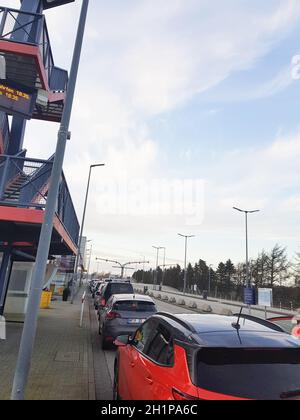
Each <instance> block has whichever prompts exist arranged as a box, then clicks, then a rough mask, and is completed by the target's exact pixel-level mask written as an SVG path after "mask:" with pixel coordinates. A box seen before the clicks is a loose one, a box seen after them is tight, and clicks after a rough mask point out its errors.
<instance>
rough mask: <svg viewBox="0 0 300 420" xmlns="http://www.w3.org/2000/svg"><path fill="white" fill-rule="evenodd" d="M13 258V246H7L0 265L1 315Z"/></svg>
mask: <svg viewBox="0 0 300 420" xmlns="http://www.w3.org/2000/svg"><path fill="white" fill-rule="evenodd" d="M11 266H12V258H11V247H7V248H6V249H5V251H4V252H3V258H2V262H1V266H0V316H1V315H3V312H4V305H5V299H6V294H7V289H8V283H9V278H10V273H11Z"/></svg>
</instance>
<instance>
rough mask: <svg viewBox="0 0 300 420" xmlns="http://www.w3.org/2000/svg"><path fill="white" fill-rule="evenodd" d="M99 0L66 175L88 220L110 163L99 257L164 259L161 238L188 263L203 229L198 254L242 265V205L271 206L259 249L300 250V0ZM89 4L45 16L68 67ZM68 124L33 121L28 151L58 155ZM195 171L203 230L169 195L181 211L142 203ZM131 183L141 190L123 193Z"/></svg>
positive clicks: (95, 222) (255, 240)
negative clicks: (298, 60)
mask: <svg viewBox="0 0 300 420" xmlns="http://www.w3.org/2000/svg"><path fill="white" fill-rule="evenodd" d="M2 3H3V4H4V5H17V4H18V1H6V2H5V1H2ZM90 3H91V5H90V13H89V18H88V25H87V31H86V37H85V47H84V52H83V57H82V63H81V69H80V77H79V80H78V87H77V96H76V101H75V104H74V113H73V118H72V126H71V129H72V132H73V137H72V141H71V142H70V143H69V144H68V149H67V154H66V160H65V172H66V174H67V176H68V179H69V183H70V189H71V191H72V193H73V196H74V201H75V204H76V207H77V208H78V214H79V216H81V211H82V205H83V191H84V188H85V183H86V177H87V172H88V167H89V165H90V164H91V163H94V162H98V161H100V162H105V163H106V164H107V167H106V168H105V169H103V170H102V169H101V170H100V172H97V173H95V174H94V180H93V183H92V194H91V200H90V207H89V211H88V219H87V224H86V233H87V235H88V236H89V237H90V238H91V239H93V243H94V250H95V256H96V255H97V256H99V257H100V256H103V257H116V258H119V259H121V260H122V261H125V260H132V259H140V258H141V256H142V257H143V256H145V257H146V258H147V259H149V260H151V264H152V265H153V264H154V261H155V253H154V251H153V250H152V248H151V247H152V245H160V246H165V247H166V248H167V256H168V261H169V262H170V263H171V262H177V261H179V262H180V261H182V260H183V243H182V241H181V240H180V238H177V236H176V235H177V233H178V232H179V231H182V233H185V232H186V233H188V234H189V233H193V234H196V235H197V237H196V238H195V239H193V241H192V242H191V243H190V249H189V257H190V260H191V261H193V262H194V261H195V260H196V259H198V258H202V259H204V260H206V261H207V262H208V263H212V264H216V263H217V262H219V261H221V260H226V259H228V258H231V259H232V260H233V261H234V262H239V261H242V260H243V258H244V225H243V219H242V218H241V216H240V215H239V214H237V213H234V212H233V210H232V207H233V206H234V205H237V206H242V207H250V208H252V207H255V208H256V207H258V208H260V209H261V213H260V214H258V215H255V216H253V217H251V220H250V239H251V242H250V251H251V256H252V257H256V256H257V254H258V252H259V251H261V250H262V249H263V248H265V249H267V250H268V249H270V248H271V247H272V246H273V245H275V243H277V242H278V243H280V244H282V245H284V246H286V247H287V248H288V252H289V254H290V256H291V257H292V256H293V255H294V254H295V252H296V251H298V250H299V245H300V228H299V218H300V192H299V185H300V171H299V158H300V123H299V105H300V99H299V98H300V80H294V79H293V78H292V67H291V62H292V59H293V57H294V56H295V55H297V54H300V29H299V28H300V25H299V23H300V3H299V0H265V1H263V2H262V1H258V0H227V1H226V2H224V0H164V2H160V1H158V0H126V2H124V1H123V0H111V1H109V2H107V1H103V0H94V1H93V0H92V1H91V2H90ZM79 9H80V2H79V1H76V2H75V3H74V4H71V5H67V6H63V7H61V8H57V9H55V10H51V11H48V12H47V13H46V15H47V21H48V25H49V31H50V34H51V36H52V46H53V50H54V57H55V59H56V64H57V65H58V66H60V67H66V68H68V67H69V64H70V59H71V53H72V46H73V43H74V36H75V29H76V22H77V19H78V15H79ZM57 129H58V126H57V125H55V124H54V125H53V124H42V123H39V122H31V123H30V124H29V125H28V132H27V137H26V145H27V147H28V150H29V152H30V153H29V154H31V155H32V156H40V157H48V156H50V155H51V154H52V153H53V151H54V147H55V140H56V133H57ZM186 179H188V180H194V182H195V183H196V182H198V181H199V182H200V181H201V182H202V186H203V188H202V190H201V194H200V195H201V199H199V200H200V201H201V203H199V205H200V208H201V211H200V212H201V216H200V218H198V221H197V223H196V224H195V225H193V224H191V222H190V221H189V218H188V217H187V215H184V214H182V215H178V214H175V215H174V214H173V213H174V211H173V210H174V208H173V207H174V197H173V199H172V197H171V198H170V197H168V193H167V192H166V193H164V196H163V201H165V205H166V207H168V205H169V208H171V210H170V214H154V215H153V214H151V211H150V210H149V212H148V214H147V211H145V209H144V212H143V214H137V213H138V212H137V213H135V212H134V211H133V208H134V204H133V201H134V199H140V200H142V199H145V197H146V195H147V197H148V200H149V203H150V204H151V203H152V202H155V201H156V200H158V199H157V197H155V188H152V190H153V191H152V190H151V188H150V186H151V185H152V183H153V182H154V180H160V181H161V184H162V183H163V182H165V183H166V185H172V182H174V181H176V180H181V181H182V182H184V180H186ZM125 180H127V184H129V185H131V186H132V183H134V182H136V183H140V184H142V185H144V188H143V192H141V191H140V192H138V193H137V192H135V193H134V194H133V195H132V194H127V193H126V192H125V193H124V192H121V193H120V188H121V187H120V185H122V182H123V183H124V182H125ZM197 180H198V181H197ZM199 185H200V184H199ZM108 186H110V190H109V189H108ZM113 186H114V188H113ZM118 186H119V189H118ZM148 188H149V191H148ZM146 190H147V191H146ZM145 191H146V192H147V194H146V193H145ZM151 191H152V192H151ZM145 194H146V195H145ZM116 195H118V197H116ZM120 197H121V200H123V201H121V204H120ZM118 200H119V204H118V210H117V211H116V208H113V210H111V209H110V208H109V207H110V206H109V204H111V203H115V202H116V201H118ZM168 200H169V203H168ZM170 200H171V201H170ZM172 200H173V201H172ZM177 200H179V201H180V197H179V198H177ZM122 203H123V204H124V207H123V208H122ZM150 204H149V206H150ZM120 206H121V210H120ZM94 267H95V263H94ZM102 268H103V269H107V268H109V267H108V266H105V265H103V266H102Z"/></svg>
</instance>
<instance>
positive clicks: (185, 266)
mask: <svg viewBox="0 0 300 420" xmlns="http://www.w3.org/2000/svg"><path fill="white" fill-rule="evenodd" d="M178 236H181V237H182V238H184V239H185V254H184V255H185V256H184V288H183V294H185V293H186V283H187V241H188V239H190V238H195V235H182V234H181V233H178Z"/></svg>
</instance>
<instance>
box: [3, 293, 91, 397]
mask: <svg viewBox="0 0 300 420" xmlns="http://www.w3.org/2000/svg"><path fill="white" fill-rule="evenodd" d="M82 293H83V292H80V293H79V294H78V296H77V298H76V299H75V302H74V305H71V304H70V302H62V301H57V302H52V303H51V309H48V310H41V311H40V316H39V322H38V331H37V337H36V342H35V348H34V355H33V360H32V365H31V371H30V378H29V384H28V387H27V393H26V399H28V400H93V399H95V376H94V361H93V350H92V337H91V319H90V311H89V302H86V306H85V312H84V319H83V327H82V328H80V327H79V318H80V309H81V295H82ZM22 327H23V326H22V324H8V325H7V340H6V341H0V400H5V399H9V398H10V392H11V388H12V382H13V376H14V370H15V365H16V360H17V354H18V349H19V344H20V338H21V333H22Z"/></svg>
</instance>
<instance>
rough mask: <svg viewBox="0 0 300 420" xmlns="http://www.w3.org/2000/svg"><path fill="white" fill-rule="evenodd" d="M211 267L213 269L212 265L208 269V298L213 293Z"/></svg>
mask: <svg viewBox="0 0 300 420" xmlns="http://www.w3.org/2000/svg"><path fill="white" fill-rule="evenodd" d="M211 267H212V264H210V265H209V267H208V296H210V292H211Z"/></svg>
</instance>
